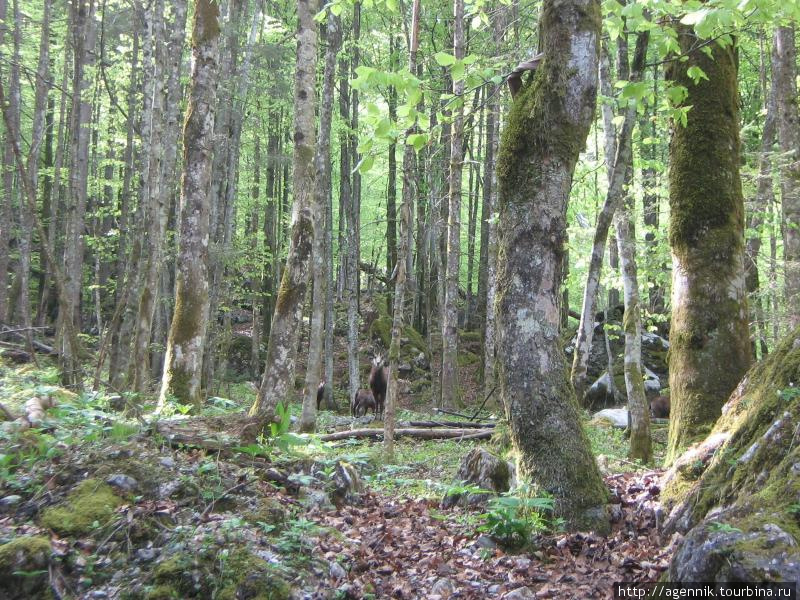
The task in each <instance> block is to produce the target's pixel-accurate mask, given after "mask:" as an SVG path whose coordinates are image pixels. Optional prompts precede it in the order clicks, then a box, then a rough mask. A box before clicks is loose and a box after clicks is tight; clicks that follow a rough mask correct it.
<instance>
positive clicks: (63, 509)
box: [41, 479, 124, 535]
mask: <svg viewBox="0 0 800 600" xmlns="http://www.w3.org/2000/svg"><path fill="white" fill-rule="evenodd" d="M123 503H124V500H123V499H122V498H120V497H119V496H117V495H116V494H115V493H114V491H113V490H112V489H111V487H110V486H109V485H107V484H105V483H103V482H102V481H100V480H98V479H86V480H84V481H82V482H80V483H79V484H78V485H77V486H76V487H75V488H74V489H73V490H72V491H71V492H70V493H69V495H68V496H67V499H66V501H65V502H64V503H63V504H61V505H57V506H53V507H50V508H47V509H45V511H44V512H43V513H42V517H41V524H42V526H43V527H47V528H48V529H52V530H53V531H55V532H57V533H59V534H61V535H81V534H84V533H88V532H90V531H91V530H92V529H93V528H95V527H102V526H104V525H107V524H108V522H109V521H110V520H111V519H112V518H113V517H114V513H115V511H116V509H117V508H118V507H119V506H120V505H121V504H123Z"/></svg>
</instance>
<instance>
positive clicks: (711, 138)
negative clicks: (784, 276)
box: [667, 29, 751, 462]
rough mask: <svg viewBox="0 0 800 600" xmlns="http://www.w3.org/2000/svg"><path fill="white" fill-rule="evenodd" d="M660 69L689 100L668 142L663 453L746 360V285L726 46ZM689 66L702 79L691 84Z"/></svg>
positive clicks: (683, 38) (733, 92)
mask: <svg viewBox="0 0 800 600" xmlns="http://www.w3.org/2000/svg"><path fill="white" fill-rule="evenodd" d="M694 39H695V38H694V36H692V35H690V32H689V30H688V29H687V30H684V31H682V32H681V35H680V43H681V48H682V49H684V50H685V51H687V54H688V59H689V60H688V61H687V62H679V61H674V62H673V63H671V65H670V67H669V69H668V73H667V75H668V76H669V77H670V78H671V79H672V80H673V81H674V82H675V83H676V84H679V85H682V86H684V87H686V89H687V90H688V97H687V98H686V100H685V105H687V106H691V110H689V112H688V115H687V124H686V126H685V127H683V126H680V125H676V126H675V127H674V128H673V137H672V142H671V145H670V164H671V167H670V180H669V185H670V233H669V237H670V245H671V249H672V253H673V255H674V256H675V257H676V262H677V264H678V265H679V268H676V270H675V274H676V275H675V276H676V277H684V280H683V281H681V282H679V283H676V284H675V288H676V289H677V290H679V292H680V293H679V294H676V295H675V298H676V300H675V302H673V312H672V325H671V329H670V343H671V348H670V352H669V361H670V388H671V389H672V390H673V395H672V421H673V423H674V424H675V425H674V426H673V427H671V429H670V439H669V450H668V454H667V461H668V462H671V461H672V460H674V459H675V458H677V456H678V455H679V454H680V453H681V452H682V451H683V450H684V449H685V448H686V447H688V446H689V445H690V444H691V443H692V442H693V441H695V440H697V439H698V438H699V437H700V435H702V433H703V431H702V430H703V427H707V426H709V425H711V424H713V423H714V421H716V420H717V418H718V417H719V415H720V408H721V407H722V405H723V404H724V403H725V401H726V400H727V398H728V395H729V394H730V393H731V392H732V391H733V389H734V388H735V387H736V385H737V383H738V382H739V380H740V379H741V377H742V375H744V373H745V371H746V370H747V368H748V367H749V365H750V359H751V350H750V343H749V330H748V323H747V308H746V294H745V290H744V272H743V244H744V202H743V198H742V189H741V178H740V176H739V97H738V89H737V83H736V78H737V64H736V56H735V49H734V46H733V45H731V46H729V47H727V48H722V47H721V46H719V45H716V44H715V45H713V48H712V50H713V57H709V56H707V55H706V54H704V53H703V52H700V51H694V52H689V49H690V48H691V45H692V44H693V43H694ZM690 67H700V68H701V69H702V70H703V72H704V73H705V74H706V75H707V79H703V80H702V81H700V82H698V83H697V84H695V83H694V82H693V81H692V79H691V78H690V77H689V76H688V74H687V73H688V69H689V68H690Z"/></svg>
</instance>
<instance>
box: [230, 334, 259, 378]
mask: <svg viewBox="0 0 800 600" xmlns="http://www.w3.org/2000/svg"><path fill="white" fill-rule="evenodd" d="M252 354H253V339H252V338H251V337H250V336H248V335H234V336H233V337H232V338H231V342H230V344H229V345H228V351H227V353H226V358H227V373H226V374H225V375H226V376H231V375H240V376H241V375H248V374H249V373H250V367H251V359H252Z"/></svg>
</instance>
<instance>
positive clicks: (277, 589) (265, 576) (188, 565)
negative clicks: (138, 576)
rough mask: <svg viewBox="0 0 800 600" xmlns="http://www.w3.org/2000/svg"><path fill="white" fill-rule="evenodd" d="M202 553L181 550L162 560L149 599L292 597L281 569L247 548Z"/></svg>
mask: <svg viewBox="0 0 800 600" xmlns="http://www.w3.org/2000/svg"><path fill="white" fill-rule="evenodd" d="M228 550H229V553H228V554H227V557H222V556H221V555H220V553H219V552H218V551H217V549H213V548H209V549H207V550H206V551H204V552H201V553H199V554H188V553H179V554H176V555H174V556H171V557H169V558H167V559H166V560H164V561H163V562H161V563H159V564H158V565H157V566H156V568H155V570H154V572H153V581H154V583H155V585H154V587H153V588H152V589H151V590H150V592H149V593H148V595H147V600H171V599H173V598H181V599H183V598H202V599H206V598H208V599H209V600H210V599H211V598H214V599H216V600H239V599H240V598H248V599H249V600H288V599H289V598H290V597H291V586H290V585H289V584H288V583H287V582H286V580H285V579H284V577H283V576H282V575H281V574H280V573H279V572H278V571H277V569H276V568H275V567H274V566H272V565H270V564H269V563H268V562H267V561H265V560H263V559H261V558H259V557H258V556H255V555H254V554H251V553H250V552H248V551H247V550H246V549H244V548H235V549H228Z"/></svg>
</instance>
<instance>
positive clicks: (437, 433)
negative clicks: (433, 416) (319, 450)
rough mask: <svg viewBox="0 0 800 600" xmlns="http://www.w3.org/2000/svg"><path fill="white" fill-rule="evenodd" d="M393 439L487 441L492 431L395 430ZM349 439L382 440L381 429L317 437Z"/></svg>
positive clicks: (325, 439) (353, 430) (321, 439)
mask: <svg viewBox="0 0 800 600" xmlns="http://www.w3.org/2000/svg"><path fill="white" fill-rule="evenodd" d="M394 435H395V437H412V438H417V439H420V440H444V439H454V438H462V439H473V440H474V439H489V438H490V437H492V431H491V430H490V429H487V430H486V431H479V432H477V433H476V432H475V430H474V429H411V428H405V429H395V430H394ZM349 438H375V439H383V429H352V430H350V431H337V432H336V433H328V434H325V435H321V436H319V440H320V441H323V442H334V441H336V440H346V439H349Z"/></svg>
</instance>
